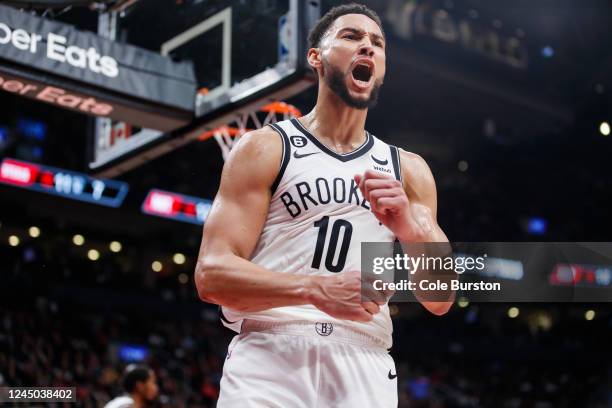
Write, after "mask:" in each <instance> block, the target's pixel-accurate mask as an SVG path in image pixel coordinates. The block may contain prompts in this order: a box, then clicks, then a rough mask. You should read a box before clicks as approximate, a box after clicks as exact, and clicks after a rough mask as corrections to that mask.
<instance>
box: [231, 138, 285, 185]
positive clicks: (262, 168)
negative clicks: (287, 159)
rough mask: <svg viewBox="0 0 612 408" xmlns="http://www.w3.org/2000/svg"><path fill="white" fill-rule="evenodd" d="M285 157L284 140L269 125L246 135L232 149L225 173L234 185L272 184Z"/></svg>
mask: <svg viewBox="0 0 612 408" xmlns="http://www.w3.org/2000/svg"><path fill="white" fill-rule="evenodd" d="M282 155H283V142H282V139H281V137H280V136H279V135H278V134H277V133H276V131H274V130H273V129H272V128H270V127H269V126H266V127H263V128H261V129H258V130H253V131H250V132H247V133H245V134H244V135H243V136H242V137H241V138H240V140H239V141H238V143H236V145H235V146H234V147H233V148H232V150H231V152H230V155H229V157H228V158H227V161H226V163H225V166H224V170H223V172H224V174H225V175H227V176H228V177H230V176H231V180H232V182H233V183H236V180H242V182H244V183H250V184H253V183H255V184H261V185H272V183H273V181H274V179H275V178H276V176H277V174H278V171H279V168H280V165H281V161H282Z"/></svg>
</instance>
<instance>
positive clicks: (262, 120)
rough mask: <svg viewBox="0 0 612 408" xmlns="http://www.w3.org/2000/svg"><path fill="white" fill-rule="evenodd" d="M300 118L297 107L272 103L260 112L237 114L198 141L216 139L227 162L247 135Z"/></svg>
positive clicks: (259, 110) (300, 114)
mask: <svg viewBox="0 0 612 408" xmlns="http://www.w3.org/2000/svg"><path fill="white" fill-rule="evenodd" d="M299 116H302V113H301V112H300V110H299V109H298V108H296V107H295V106H293V105H289V104H288V103H285V102H272V103H270V104H268V105H265V106H263V107H261V108H259V109H258V110H255V111H252V112H244V113H239V114H237V115H236V116H235V117H234V119H232V121H231V122H229V123H228V124H227V125H225V126H221V127H218V128H216V129H213V130H209V131H208V132H205V133H203V134H202V135H200V137H199V138H198V140H208V139H210V138H211V137H214V138H215V140H216V141H217V144H219V147H220V148H221V154H222V155H223V160H227V157H228V156H229V153H230V151H231V150H232V148H233V147H234V146H235V145H236V143H238V141H239V140H240V138H241V137H242V136H243V135H244V134H245V133H247V132H250V131H252V130H256V129H261V128H262V127H264V126H267V125H269V124H271V123H276V122H280V121H282V120H287V119H292V118H297V117H299Z"/></svg>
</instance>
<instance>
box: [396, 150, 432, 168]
mask: <svg viewBox="0 0 612 408" xmlns="http://www.w3.org/2000/svg"><path fill="white" fill-rule="evenodd" d="M398 150H399V155H400V160H401V163H402V166H406V167H407V168H410V169H413V168H414V169H419V168H427V169H429V165H428V164H427V161H425V159H424V158H423V157H422V156H420V155H418V154H417V153H414V152H409V151H406V150H404V149H402V148H401V147H400V148H398Z"/></svg>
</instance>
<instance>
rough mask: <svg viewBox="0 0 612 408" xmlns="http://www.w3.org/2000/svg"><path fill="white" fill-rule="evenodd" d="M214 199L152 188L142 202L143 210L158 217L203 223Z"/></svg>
mask: <svg viewBox="0 0 612 408" xmlns="http://www.w3.org/2000/svg"><path fill="white" fill-rule="evenodd" d="M211 206H212V201H210V200H205V199H203V198H197V197H191V196H186V195H183V194H177V193H171V192H169V191H162V190H155V189H154V190H151V191H150V192H149V194H148V195H147V198H146V199H145V201H144V203H142V212H143V213H145V214H149V215H155V216H157V217H163V218H169V219H172V220H176V221H182V222H189V223H191V224H197V225H202V224H204V221H205V220H206V217H207V216H208V212H209V211H210V207H211Z"/></svg>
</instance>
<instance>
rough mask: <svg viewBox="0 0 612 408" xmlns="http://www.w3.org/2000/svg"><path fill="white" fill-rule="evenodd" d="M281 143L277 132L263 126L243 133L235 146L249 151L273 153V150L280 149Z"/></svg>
mask: <svg viewBox="0 0 612 408" xmlns="http://www.w3.org/2000/svg"><path fill="white" fill-rule="evenodd" d="M282 144H283V142H282V139H281V137H280V136H279V134H278V133H277V132H276V131H275V130H274V129H272V127H270V126H264V127H263V128H261V129H257V130H251V131H249V132H247V133H245V134H244V135H243V136H242V137H241V138H240V141H239V142H238V143H237V145H236V146H235V148H236V149H239V150H246V151H249V152H251V153H266V152H267V153H274V151H275V150H278V152H280V151H281V149H282Z"/></svg>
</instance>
